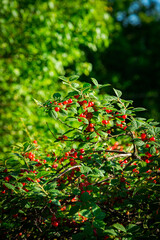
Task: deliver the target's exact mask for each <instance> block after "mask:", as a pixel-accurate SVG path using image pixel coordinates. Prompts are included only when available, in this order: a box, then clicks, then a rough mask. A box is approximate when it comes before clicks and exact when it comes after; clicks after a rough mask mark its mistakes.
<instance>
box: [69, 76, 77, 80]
mask: <svg viewBox="0 0 160 240" xmlns="http://www.w3.org/2000/svg"><path fill="white" fill-rule="evenodd" d="M78 78H79V76H78V75H73V76H71V77H70V78H69V81H75V80H77V79H78Z"/></svg>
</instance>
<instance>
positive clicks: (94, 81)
mask: <svg viewBox="0 0 160 240" xmlns="http://www.w3.org/2000/svg"><path fill="white" fill-rule="evenodd" d="M91 80H92V82H93V83H94V85H95V86H97V87H98V85H99V84H98V81H97V80H96V79H95V78H91Z"/></svg>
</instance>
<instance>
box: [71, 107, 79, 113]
mask: <svg viewBox="0 0 160 240" xmlns="http://www.w3.org/2000/svg"><path fill="white" fill-rule="evenodd" d="M69 110H70V111H71V112H73V113H75V114H77V109H76V108H74V107H70V108H69Z"/></svg>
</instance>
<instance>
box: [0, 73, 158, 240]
mask: <svg viewBox="0 0 160 240" xmlns="http://www.w3.org/2000/svg"><path fill="white" fill-rule="evenodd" d="M61 79H62V81H63V85H66V86H67V88H68V89H69V92H67V95H66V96H62V95H61V94H60V93H54V95H53V98H51V99H49V100H47V101H45V102H44V103H41V102H38V101H37V103H38V105H39V106H40V107H41V108H42V109H43V110H44V111H45V112H46V113H47V114H49V116H50V117H51V118H54V119H55V120H56V122H59V123H60V125H58V126H60V127H58V128H56V126H57V125H51V124H48V128H49V131H50V138H51V139H52V140H51V142H50V145H48V146H45V150H43V147H42V146H41V147H42V148H41V147H40V146H39V144H38V142H37V141H36V140H34V141H33V143H32V142H29V143H27V142H26V143H24V144H17V145H16V146H15V148H14V151H13V153H12V154H10V155H8V156H6V158H5V159H4V161H3V165H2V166H1V171H2V174H1V193H0V197H1V198H0V202H1V209H2V218H1V233H2V237H3V239H76V240H78V239H80V240H81V239H117V240H118V239H122V240H141V239H158V234H159V232H160V228H159V226H160V225H159V217H160V206H159V200H160V193H159V186H160V177H159V172H160V161H159V160H160V152H159V150H160V139H159V136H160V127H159V126H158V124H159V123H157V122H154V121H153V120H152V119H149V120H146V119H144V118H139V117H138V116H137V112H139V111H143V110H144V109H143V108H140V107H139V108H134V107H133V106H132V101H131V100H124V99H122V98H121V95H122V92H121V91H119V90H116V89H114V93H115V95H113V96H112V95H105V96H101V95H99V94H98V92H99V89H101V88H102V87H106V85H104V86H103V85H100V84H98V82H97V81H96V80H95V79H92V81H93V83H94V87H92V86H91V84H88V83H85V84H79V83H78V82H77V79H78V76H72V77H70V78H65V77H61ZM70 90H71V91H70ZM56 122H54V123H55V124H56ZM54 129H55V131H54ZM55 132H56V133H55Z"/></svg>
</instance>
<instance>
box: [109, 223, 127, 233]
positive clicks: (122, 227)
mask: <svg viewBox="0 0 160 240" xmlns="http://www.w3.org/2000/svg"><path fill="white" fill-rule="evenodd" d="M112 226H113V227H114V228H116V229H118V230H120V231H122V232H126V229H125V227H124V226H123V225H121V224H119V223H115V224H113V225H112Z"/></svg>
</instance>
